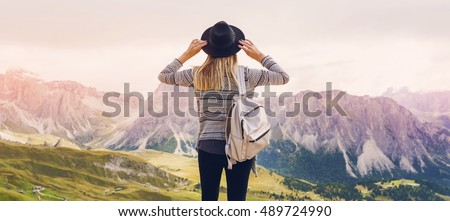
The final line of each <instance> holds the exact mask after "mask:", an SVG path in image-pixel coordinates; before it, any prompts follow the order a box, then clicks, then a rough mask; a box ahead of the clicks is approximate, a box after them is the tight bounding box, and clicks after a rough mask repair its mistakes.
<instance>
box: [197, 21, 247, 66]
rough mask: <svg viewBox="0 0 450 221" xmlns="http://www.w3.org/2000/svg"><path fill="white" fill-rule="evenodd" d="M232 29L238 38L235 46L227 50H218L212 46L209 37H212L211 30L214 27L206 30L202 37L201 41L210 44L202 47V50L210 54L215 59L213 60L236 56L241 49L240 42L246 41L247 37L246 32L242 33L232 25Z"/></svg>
mask: <svg viewBox="0 0 450 221" xmlns="http://www.w3.org/2000/svg"><path fill="white" fill-rule="evenodd" d="M230 27H231V29H233V31H234V34H235V36H236V38H235V41H234V42H233V44H232V45H231V46H230V47H227V48H216V47H214V46H212V45H211V44H210V42H209V41H208V39H210V38H209V35H210V30H211V28H212V27H210V28H208V29H206V30H205V31H204V32H203V34H202V37H201V40H206V41H208V44H207V45H205V46H203V47H202V50H203V51H204V52H205V53H206V54H208V55H209V56H211V57H213V58H220V57H228V56H231V55H234V54H236V53H238V52H239V51H240V50H241V49H240V48H239V47H238V45H239V40H245V35H244V32H242V31H241V29H239V28H237V27H235V26H233V25H230Z"/></svg>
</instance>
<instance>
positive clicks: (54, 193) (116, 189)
mask: <svg viewBox="0 0 450 221" xmlns="http://www.w3.org/2000/svg"><path fill="white" fill-rule="evenodd" d="M188 184H189V183H188V181H187V180H186V179H183V178H179V177H177V176H174V175H172V174H169V173H167V172H164V171H162V170H160V169H157V168H156V167H154V166H153V165H151V164H149V163H148V162H146V161H144V160H142V159H140V158H139V157H135V156H132V155H128V154H123V153H117V152H113V151H88V150H75V149H71V148H39V147H34V146H29V145H23V144H13V143H8V142H3V141H2V142H0V200H38V199H39V198H41V199H42V200H171V199H174V198H173V196H171V195H170V194H166V192H165V191H162V189H164V188H175V187H180V186H186V185H188ZM39 186H40V187H42V188H43V190H40V191H39V193H33V188H39Z"/></svg>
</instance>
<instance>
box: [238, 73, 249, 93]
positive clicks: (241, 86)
mask: <svg viewBox="0 0 450 221" xmlns="http://www.w3.org/2000/svg"><path fill="white" fill-rule="evenodd" d="M237 80H238V85H239V94H240V95H241V96H246V92H247V89H246V88H245V69H244V66H239V67H238V72H237Z"/></svg>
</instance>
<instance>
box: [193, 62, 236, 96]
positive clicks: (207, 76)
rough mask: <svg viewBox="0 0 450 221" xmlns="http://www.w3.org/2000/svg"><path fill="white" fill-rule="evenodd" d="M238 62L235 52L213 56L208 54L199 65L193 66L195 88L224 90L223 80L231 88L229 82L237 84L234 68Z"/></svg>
mask: <svg viewBox="0 0 450 221" xmlns="http://www.w3.org/2000/svg"><path fill="white" fill-rule="evenodd" d="M237 66H238V62H237V56H236V54H234V55H231V56H228V57H222V58H213V57H211V56H208V58H206V60H205V62H204V63H203V64H202V65H201V66H200V67H195V68H194V73H195V77H194V88H195V89H196V90H202V91H203V90H210V89H214V90H224V89H225V80H224V78H225V79H226V81H227V83H228V84H227V86H228V87H227V89H228V90H230V89H231V82H233V83H234V84H235V85H237V78H236V70H237Z"/></svg>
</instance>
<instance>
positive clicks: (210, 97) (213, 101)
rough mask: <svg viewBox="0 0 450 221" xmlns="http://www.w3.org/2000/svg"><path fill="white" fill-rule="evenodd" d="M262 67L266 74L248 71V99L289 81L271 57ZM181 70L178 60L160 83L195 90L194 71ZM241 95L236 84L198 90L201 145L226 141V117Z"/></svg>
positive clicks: (196, 93)
mask: <svg viewBox="0 0 450 221" xmlns="http://www.w3.org/2000/svg"><path fill="white" fill-rule="evenodd" d="M261 64H262V66H263V67H265V68H266V69H265V70H263V69H253V68H249V67H246V66H245V67H244V70H245V71H244V72H245V73H244V76H245V77H244V78H245V86H246V90H247V97H248V98H253V93H254V90H255V88H256V87H257V86H264V85H282V84H286V83H288V81H289V75H288V74H287V73H286V72H285V71H284V70H283V69H282V68H281V66H280V65H278V64H277V63H276V62H275V61H274V60H273V58H272V57H270V56H269V55H267V56H265V57H264V58H263V60H262V61H261ZM181 67H182V64H181V62H180V61H179V60H178V59H174V60H173V61H172V62H171V63H170V64H168V65H167V66H166V67H165V68H164V69H163V70H162V71H161V73H160V74H159V76H158V79H159V80H160V81H161V82H162V83H165V84H170V85H177V86H186V87H194V74H195V73H193V70H192V68H191V69H185V70H182V71H179V69H180V68H181ZM224 82H225V88H228V83H227V82H228V81H226V77H225V76H224ZM238 94H239V89H238V86H237V85H235V84H234V83H232V85H230V90H220V91H215V90H208V91H199V90H195V97H196V101H197V108H198V112H199V116H198V117H199V124H200V126H199V133H198V141H201V140H221V141H224V140H226V138H225V129H226V128H225V123H226V117H227V114H228V110H229V109H230V107H231V104H232V102H233V97H234V96H235V95H238ZM210 152H211V151H210ZM213 152H216V153H220V154H222V153H223V150H222V148H221V149H220V150H217V151H213Z"/></svg>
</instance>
